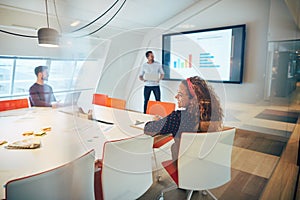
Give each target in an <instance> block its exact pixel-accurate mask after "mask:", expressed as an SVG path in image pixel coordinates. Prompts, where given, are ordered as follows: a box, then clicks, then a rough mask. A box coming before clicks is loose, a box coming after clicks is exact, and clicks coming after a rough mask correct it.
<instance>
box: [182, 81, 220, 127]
mask: <svg viewBox="0 0 300 200" xmlns="http://www.w3.org/2000/svg"><path fill="white" fill-rule="evenodd" d="M188 81H190V83H191V87H189V83H188ZM188 81H187V80H183V81H182V84H183V85H185V86H186V88H187V92H188V94H189V98H190V99H191V101H190V104H189V106H188V108H187V110H188V112H189V113H190V114H192V115H194V116H195V119H197V120H198V123H199V121H200V124H199V125H198V132H203V131H205V132H206V131H208V130H209V131H218V130H221V128H222V124H223V109H222V108H221V104H220V101H219V98H218V96H217V95H216V93H215V92H214V90H213V88H212V87H211V86H209V85H208V84H207V82H206V81H205V80H203V79H202V78H200V77H199V76H194V77H190V78H189V80H188ZM191 89H192V90H194V91H190V90H191ZM192 93H193V94H195V96H196V98H194V96H193V95H192ZM204 122H206V125H203V124H204ZM204 126H206V127H204Z"/></svg>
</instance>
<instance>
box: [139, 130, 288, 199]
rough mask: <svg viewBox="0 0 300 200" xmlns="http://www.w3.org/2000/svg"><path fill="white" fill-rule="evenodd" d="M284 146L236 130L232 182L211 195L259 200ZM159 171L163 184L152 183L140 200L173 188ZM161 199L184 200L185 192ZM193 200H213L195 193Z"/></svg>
mask: <svg viewBox="0 0 300 200" xmlns="http://www.w3.org/2000/svg"><path fill="white" fill-rule="evenodd" d="M286 142H287V139H286V138H284V137H280V136H272V135H267V134H263V133H258V132H253V131H246V130H240V129H237V132H236V136H235V139H234V147H233V151H232V169H231V181H230V182H228V183H227V184H225V185H223V186H222V187H219V188H216V189H213V190H211V192H212V193H213V194H214V195H215V196H216V197H217V198H218V199H225V200H226V199H228V200H229V199H230V200H232V199H243V200H244V199H247V200H251V199H259V197H260V195H261V194H262V191H263V190H264V187H265V186H266V184H267V182H268V179H269V178H270V176H271V174H272V172H273V170H274V168H275V167H276V164H277V162H278V160H279V157H280V155H281V153H282V151H283V149H284V148H285V145H286ZM199 170H201V169H199ZM159 171H160V174H161V175H162V180H161V181H160V182H157V181H154V183H153V185H152V186H151V188H150V189H149V190H148V191H147V192H146V193H145V194H144V195H143V196H142V197H140V198H139V200H149V199H151V200H152V199H157V197H158V196H159V194H160V192H161V190H162V189H164V188H168V187H170V186H172V185H174V184H175V183H174V182H173V181H172V180H171V178H170V177H169V176H168V175H167V173H166V172H165V171H164V169H161V170H159ZM154 174H155V173H154ZM153 180H155V178H154V179H153ZM164 197H165V200H168V199H170V200H181V199H185V198H186V191H185V190H181V189H176V190H172V191H170V192H167V193H166V194H165V195H164ZM192 199H193V200H200V199H212V198H211V197H209V196H204V195H202V193H201V192H195V193H194V194H193V196H192Z"/></svg>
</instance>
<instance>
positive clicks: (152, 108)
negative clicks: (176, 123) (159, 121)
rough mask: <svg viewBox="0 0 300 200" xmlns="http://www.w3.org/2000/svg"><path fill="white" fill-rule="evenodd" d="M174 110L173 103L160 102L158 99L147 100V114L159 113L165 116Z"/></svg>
mask: <svg viewBox="0 0 300 200" xmlns="http://www.w3.org/2000/svg"><path fill="white" fill-rule="evenodd" d="M174 110H175V103H171V102H160V101H148V104H147V110H146V113H147V114H151V115H159V116H161V117H165V116H167V115H169V114H170V113H171V112H173V111H174Z"/></svg>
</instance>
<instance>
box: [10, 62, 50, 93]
mask: <svg viewBox="0 0 300 200" xmlns="http://www.w3.org/2000/svg"><path fill="white" fill-rule="evenodd" d="M46 62H47V60H39V59H17V60H16V72H15V78H14V90H13V94H14V95H20V94H28V91H29V88H30V86H31V85H32V84H33V83H35V81H36V75H35V73H34V69H35V68H36V67H37V66H39V65H44V66H45V65H46Z"/></svg>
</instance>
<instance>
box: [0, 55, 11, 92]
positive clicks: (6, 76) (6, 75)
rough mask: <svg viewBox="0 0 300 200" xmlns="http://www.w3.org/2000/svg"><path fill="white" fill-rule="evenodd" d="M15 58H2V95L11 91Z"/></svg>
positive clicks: (0, 67) (0, 73) (0, 76)
mask: <svg viewBox="0 0 300 200" xmlns="http://www.w3.org/2000/svg"><path fill="white" fill-rule="evenodd" d="M13 66H14V59H0V97H1V96H8V95H10V93H11V86H12V85H11V84H12V82H11V78H12V73H13Z"/></svg>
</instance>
